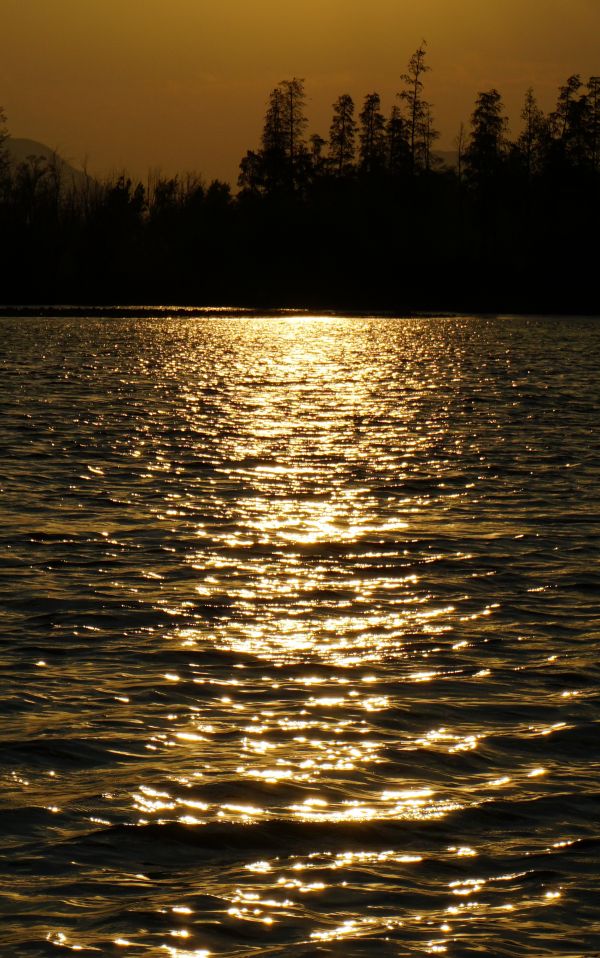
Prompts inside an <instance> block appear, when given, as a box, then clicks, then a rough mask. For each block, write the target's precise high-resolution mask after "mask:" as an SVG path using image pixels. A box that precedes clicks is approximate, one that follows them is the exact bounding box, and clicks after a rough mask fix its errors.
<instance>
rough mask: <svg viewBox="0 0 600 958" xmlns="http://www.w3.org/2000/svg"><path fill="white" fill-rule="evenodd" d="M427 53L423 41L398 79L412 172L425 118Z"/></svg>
mask: <svg viewBox="0 0 600 958" xmlns="http://www.w3.org/2000/svg"><path fill="white" fill-rule="evenodd" d="M426 53H427V42H426V41H425V40H423V42H422V43H421V46H420V47H419V48H418V49H417V50H416V51H415V52H414V53H413V55H412V57H411V58H410V60H409V61H408V70H407V72H406V73H403V74H402V75H401V77H400V79H401V80H402V82H403V83H404V84H405V89H404V90H402V92H401V93H399V94H398V96H399V97H400V99H401V100H402V101H403V102H404V103H405V104H406V111H407V115H408V129H409V143H410V156H411V169H412V171H413V172H414V171H415V170H416V169H417V167H418V161H419V134H420V133H422V130H423V122H424V117H425V110H426V106H425V102H424V100H423V76H424V75H425V73H428V72H429V70H430V69H431V67H429V66H427V64H426V63H425V56H426Z"/></svg>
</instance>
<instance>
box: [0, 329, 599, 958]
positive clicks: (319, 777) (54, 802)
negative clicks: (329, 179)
mask: <svg viewBox="0 0 600 958" xmlns="http://www.w3.org/2000/svg"><path fill="white" fill-rule="evenodd" d="M0 337H1V338H0V360H1V363H2V375H1V380H0V409H1V413H2V415H1V420H0V443H1V445H2V449H3V456H2V467H1V468H2V496H1V500H0V502H1V504H2V510H3V520H2V527H1V533H0V535H1V544H2V551H1V554H0V561H1V566H0V600H1V603H2V609H3V618H2V631H1V655H2V665H3V670H2V675H3V680H2V681H3V691H2V698H1V709H2V725H1V742H2V753H1V764H0V774H1V782H2V792H1V796H2V811H1V813H0V820H1V822H2V825H3V834H4V843H3V844H4V847H3V857H2V863H1V865H0V874H1V883H2V889H3V892H2V896H3V909H4V913H5V917H4V922H3V924H2V930H1V931H0V939H1V941H2V946H1V948H0V953H1V954H2V955H3V956H4V955H6V956H11V958H13V956H17V958H20V956H44V955H60V954H69V953H71V951H74V950H76V951H81V952H82V953H84V954H85V953H87V952H89V953H90V954H101V955H123V956H144V958H145V956H150V958H152V956H156V958H158V956H164V955H166V956H172V958H192V956H193V958H203V956H205V955H207V954H210V955H214V956H223V958H229V956H231V958H234V956H259V955H260V956H267V958H269V956H271V958H274V956H285V958H300V956H303V958H309V956H311V958H312V956H324V955H335V956H341V955H343V956H357V958H367V956H369V958H370V956H372V955H376V956H378V958H387V956H392V955H393V956H412V955H430V954H444V955H447V956H449V958H460V956H470V955H485V956H503V955H506V956H517V955H523V956H525V955H527V956H536V958H537V956H542V955H559V954H560V955H568V956H571V958H574V956H586V958H589V956H590V955H592V954H593V953H594V952H595V951H596V952H598V953H600V905H599V901H600V899H599V893H600V882H599V880H598V859H599V858H600V821H599V818H600V764H599V763H600V749H599V741H600V738H599V733H600V728H599V711H598V693H599V679H600V674H599V666H598V645H597V641H598V618H597V608H598V605H597V596H598V586H599V585H600V575H599V573H598V564H597V563H598V553H597V532H598V521H597V520H598V517H599V516H600V481H599V480H600V449H599V439H598V428H597V422H598V413H599V405H600V404H599V398H600V397H599V384H598V364H599V359H600V323H598V322H597V321H594V320H583V319H565V320H557V319H543V318H540V319H520V318H506V319H485V318H484V319H481V318H479V319H478V318H455V319H446V320H444V319H423V320H414V319H410V320H401V319H384V318H373V319H360V318H342V317H326V318H320V319H319V318H307V317H294V316H291V315H290V316H287V317H286V316H284V317H283V318H276V317H273V318H265V319H257V318H253V319H248V318H246V319H244V318H238V319H235V318H227V317H224V318H212V319H206V318H204V319H193V318H177V319H169V318H168V316H165V317H164V318H159V319H144V320H139V319H135V317H132V316H131V315H129V316H125V317H123V318H111V319H106V320H102V319H98V318H88V319H85V318H83V319H77V318H74V317H69V318H40V319H23V318H20V319H10V318H9V319H3V320H0Z"/></svg>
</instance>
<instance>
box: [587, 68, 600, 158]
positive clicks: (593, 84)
mask: <svg viewBox="0 0 600 958" xmlns="http://www.w3.org/2000/svg"><path fill="white" fill-rule="evenodd" d="M587 88H588V93H587V98H588V105H589V144H590V160H591V166H592V171H593V172H594V173H598V172H599V171H600V76H594V77H590V78H589V80H588V84H587Z"/></svg>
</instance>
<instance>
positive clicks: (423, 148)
mask: <svg viewBox="0 0 600 958" xmlns="http://www.w3.org/2000/svg"><path fill="white" fill-rule="evenodd" d="M417 134H418V138H417V161H418V164H419V166H420V167H421V169H424V170H427V171H429V170H430V169H431V166H432V161H433V154H432V147H433V144H434V143H435V141H436V140H437V139H438V138H439V135H440V134H439V133H438V131H437V130H436V129H435V128H434V126H433V113H432V110H431V104H430V103H427V102H426V101H425V100H423V101H422V103H421V116H420V119H419V122H418V125H417Z"/></svg>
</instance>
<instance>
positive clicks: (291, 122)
mask: <svg viewBox="0 0 600 958" xmlns="http://www.w3.org/2000/svg"><path fill="white" fill-rule="evenodd" d="M279 90H280V92H281V119H282V129H283V135H284V138H285V150H286V154H287V156H288V158H289V160H290V163H291V164H292V166H293V164H294V161H295V159H296V158H297V156H298V155H299V154H300V153H301V152H302V150H303V149H304V148H305V143H304V131H305V130H306V124H307V120H306V113H305V104H306V93H305V92H304V80H299V79H298V78H297V77H294V78H293V79H292V80H282V81H281V83H280V84H279Z"/></svg>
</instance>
